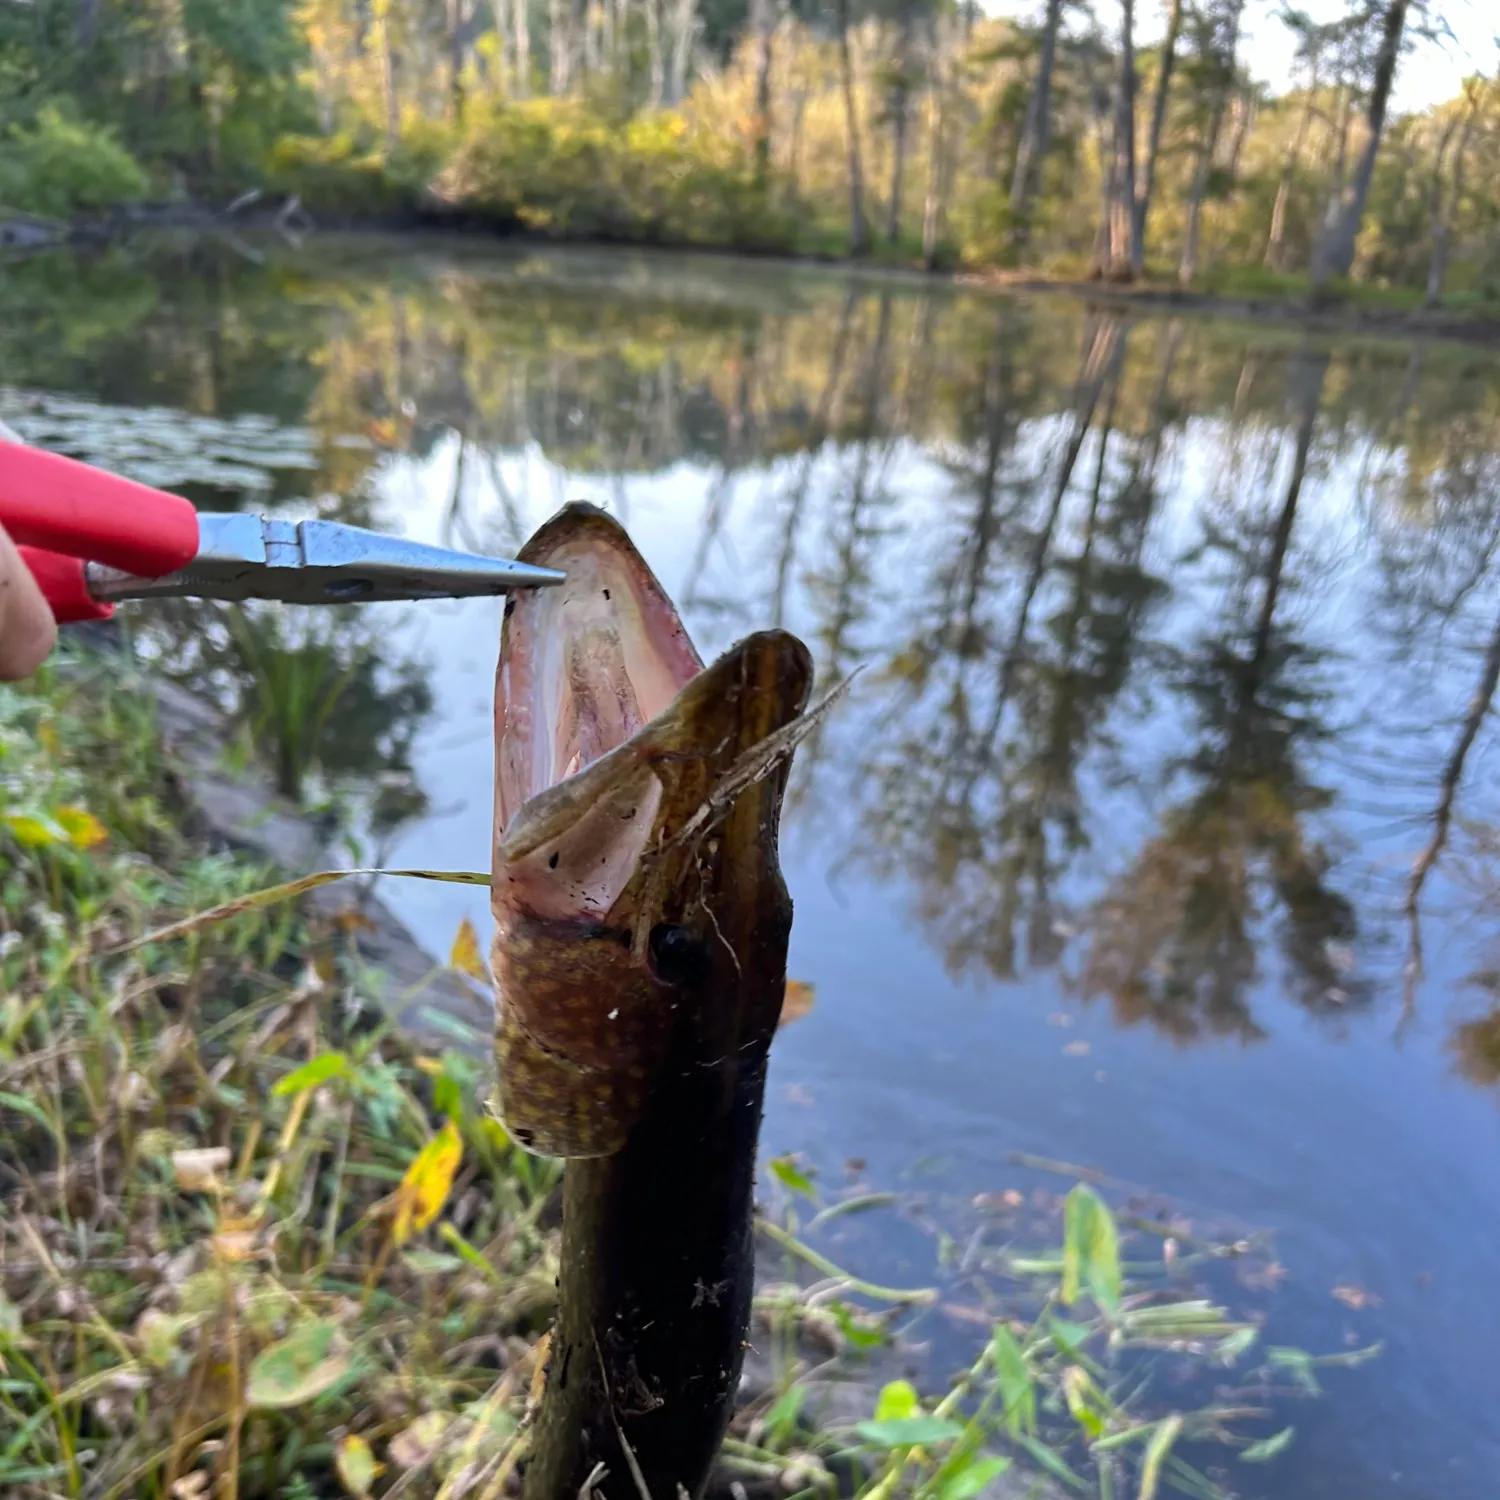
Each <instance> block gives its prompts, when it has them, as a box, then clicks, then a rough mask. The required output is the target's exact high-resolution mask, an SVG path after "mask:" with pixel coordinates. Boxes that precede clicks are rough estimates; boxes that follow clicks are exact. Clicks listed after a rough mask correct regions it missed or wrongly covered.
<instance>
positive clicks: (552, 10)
mask: <svg viewBox="0 0 1500 1500" xmlns="http://www.w3.org/2000/svg"><path fill="white" fill-rule="evenodd" d="M564 4H565V0H547V61H548V63H549V64H550V67H549V69H548V73H549V75H550V85H551V93H552V96H553V98H560V97H561V96H562V95H563V94H566V93H567V92H568V82H569V79H568V36H567V25H566V22H565V20H564V9H563V7H564Z"/></svg>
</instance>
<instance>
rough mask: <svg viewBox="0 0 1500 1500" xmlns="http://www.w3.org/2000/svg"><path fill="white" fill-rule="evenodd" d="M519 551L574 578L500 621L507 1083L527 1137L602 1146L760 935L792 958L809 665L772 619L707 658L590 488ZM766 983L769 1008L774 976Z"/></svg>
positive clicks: (512, 1124) (497, 880)
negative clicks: (781, 856) (788, 781)
mask: <svg viewBox="0 0 1500 1500" xmlns="http://www.w3.org/2000/svg"><path fill="white" fill-rule="evenodd" d="M519 556H520V558H521V560H522V561H524V562H530V563H535V564H538V565H540V566H545V567H550V568H560V569H562V570H563V571H564V572H565V573H566V574H567V582H566V583H563V584H559V585H558V586H557V587H555V588H551V589H543V590H536V591H532V592H528V593H523V594H518V595H516V596H515V597H514V600H513V602H511V603H508V604H507V605H506V611H505V615H506V618H505V626H504V630H503V632H502V635H501V646H500V661H499V667H498V670H497V674H496V683H495V834H494V866H493V872H492V876H491V884H490V899H491V906H492V908H493V911H494V915H495V943H494V948H493V967H494V973H495V981H496V1059H497V1063H498V1067H499V1083H500V1087H499V1092H498V1095H497V1102H498V1105H499V1109H500V1113H501V1116H502V1118H503V1119H504V1121H505V1123H506V1124H507V1126H508V1127H509V1128H510V1129H511V1131H512V1133H513V1134H514V1135H515V1137H516V1139H517V1140H519V1141H520V1142H521V1143H522V1144H523V1145H525V1146H528V1147H529V1148H531V1149H533V1150H537V1151H540V1152H544V1153H546V1154H548V1155H553V1156H565V1157H588V1156H601V1155H608V1154H610V1153H611V1152H614V1151H617V1150H619V1149H620V1148H621V1146H622V1145H623V1144H624V1141H625V1139H626V1137H627V1136H628V1134H629V1132H630V1130H631V1129H632V1128H633V1126H634V1124H635V1123H636V1121H637V1120H639V1119H640V1117H641V1114H642V1111H643V1110H644V1109H645V1108H646V1107H647V1105H648V1103H649V1100H650V1098H651V1097H652V1094H653V1089H654V1084H655V1080H656V1078H657V1076H658V1073H659V1070H660V1068H661V1066H662V1060H663V1058H664V1057H665V1056H666V1054H667V1051H668V1047H669V1044H670V1039H671V1037H672V1035H673V1032H674V1028H676V1027H677V1026H678V1025H679V1023H683V1024H688V1023H689V1022H691V1021H692V1018H694V1017H698V1016H701V1015H702V1014H703V1007H704V1006H706V1005H708V1004H710V999H709V997H710V996H711V995H713V994H714V993H715V992H721V993H727V992H730V991H733V990H734V989H735V988H736V986H739V987H740V988H743V985H742V984H741V981H742V979H743V976H744V972H745V971H746V969H747V967H749V968H754V967H755V966H756V965H762V966H763V964H764V956H765V954H767V953H769V952H771V950H772V949H773V948H774V947H775V943H773V942H771V940H770V939H769V938H768V937H767V936H766V934H768V933H771V932H773V931H776V932H779V933H780V939H779V940H778V941H780V942H781V943H782V957H781V962H782V964H783V965H784V961H785V953H784V939H785V930H784V929H785V926H786V925H787V924H789V923H790V905H789V903H788V901H787V898H786V890H785V886H784V885H783V884H782V882H781V876H780V870H779V867H778V865H777V859H776V822H777V815H778V812H779V809H780V802H781V791H782V787H783V785H784V782H785V774H786V763H787V761H788V760H789V758H790V754H791V749H792V747H793V746H794V745H795V743H796V738H797V737H798V736H799V735H800V733H802V732H805V730H804V729H803V728H802V727H801V726H804V725H805V724H806V723H807V722H808V721H807V720H806V719H805V718H804V717H803V716H802V710H803V708H804V707H805V705H806V702H807V695H808V689H809V687H810V684H811V678H812V664H811V661H810V659H809V657H808V653H807V649H806V647H804V646H803V645H802V643H801V642H800V641H798V640H797V639H796V638H795V637H794V636H791V635H788V634H787V633H786V632H785V631H779V630H772V631H762V632H759V633H757V634H755V635H751V636H747V637H746V638H745V639H744V640H742V641H740V642H739V643H738V644H737V645H735V646H734V647H732V648H731V649H730V650H729V651H727V652H726V653H725V654H724V655H723V656H721V657H719V658H718V660H717V661H715V662H714V663H713V664H712V665H711V666H709V667H707V668H705V667H704V666H703V663H702V661H701V659H700V658H699V656H698V653H697V652H696V651H695V650H694V649H693V645H692V642H691V641H689V639H688V637H687V633H686V631H685V630H684V629H683V626H682V622H681V620H680V619H679V618H678V615H677V611H676V609H675V608H674V607H673V605H672V602H671V600H670V599H669V598H668V597H667V595H666V593H665V591H664V590H663V589H662V587H661V585H660V584H659V583H658V582H657V581H656V579H655V577H653V575H652V573H651V570H650V569H649V568H648V567H647V566H646V564H645V562H644V560H643V559H642V558H641V557H640V555H639V553H637V552H636V550H635V548H634V546H633V545H632V544H631V542H630V539H629V537H628V536H627V535H626V534H625V531H624V528H623V527H621V526H620V525H619V524H618V523H617V522H615V521H613V520H612V519H610V517H608V516H607V515H605V514H604V512H602V511H600V510H597V509H595V508H594V507H593V506H589V505H576V504H575V505H570V506H568V507H567V508H566V509H565V510H563V511H562V512H560V513H559V514H558V515H557V516H555V517H553V519H552V520H550V521H548V522H547V523H546V524H545V525H544V526H543V527H542V528H541V529H540V530H539V531H538V532H537V533H536V534H535V535H534V536H533V537H532V538H531V540H530V541H528V542H527V544H526V545H525V546H524V547H523V548H522V549H521V551H520V554H519ZM726 976H730V977H729V978H726ZM764 988H765V994H766V996H767V997H769V998H768V999H767V1000H766V1002H765V1003H766V1004H767V1006H768V1007H769V1008H770V1009H769V1012H768V1014H769V1019H768V1021H767V1023H766V1024H768V1025H769V1026H770V1027H771V1028H774V1024H775V1013H776V1010H777V1009H778V1008H779V1005H780V995H781V992H780V988H779V987H778V984H768V985H767V986H765V987H764ZM757 993H759V991H757ZM763 1019H764V1018H763Z"/></svg>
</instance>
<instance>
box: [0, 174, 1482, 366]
mask: <svg viewBox="0 0 1500 1500" xmlns="http://www.w3.org/2000/svg"><path fill="white" fill-rule="evenodd" d="M289 211H290V213H291V214H292V215H294V216H295V217H297V218H298V219H299V220H300V224H301V227H300V228H299V229H298V230H297V231H296V232H295V233H293V234H288V233H287V224H288V214H289ZM14 219H15V225H16V226H17V227H23V228H24V229H29V230H30V231H31V234H29V235H28V234H25V233H24V232H23V234H22V235H21V237H20V238H19V239H13V238H9V237H7V236H6V234H5V233H4V231H5V230H6V229H7V227H10V226H11V225H12V220H11V219H10V218H8V217H6V216H0V263H4V262H8V261H18V260H23V259H29V258H31V257H32V256H34V255H40V254H43V253H45V252H47V251H52V250H59V249H75V250H85V251H87V250H99V249H104V248H108V247H110V246H114V245H119V244H128V243H129V242H131V241H132V240H134V239H136V238H137V237H138V236H141V235H148V236H149V235H151V234H153V233H158V232H160V233H170V232H172V231H179V232H180V231H184V230H186V231H189V232H192V233H196V234H201V235H205V236H213V237H218V238H224V239H226V240H235V239H238V238H239V236H240V234H241V233H242V232H243V233H249V234H251V235H253V236H256V237H259V236H261V235H269V234H273V233H274V234H276V235H277V237H278V238H279V240H280V241H281V242H282V243H284V244H286V245H287V247H288V248H289V249H292V250H293V251H295V250H298V249H302V248H305V247H306V246H308V245H309V244H312V243H316V241H317V240H318V239H320V238H324V237H333V236H341V235H348V236H352V237H355V238H360V239H372V240H389V241H401V240H411V241H418V240H426V241H431V240H446V241H449V242H451V243H455V244H470V245H473V244H476V243H493V244H497V245H505V246H509V247H513V248H517V249H527V250H547V249H572V250H596V251H607V250H632V251H645V252H648V253H651V252H659V253H663V254H675V255H693V256H701V257H704V258H705V259H712V260H726V261H742V262H748V263H751V264H755V265H759V266H770V265H779V266H788V267H793V268H799V269H803V270H820V271H825V272H829V273H835V274H841V275H843V276H846V277H848V276H856V277H860V278H868V279H871V280H877V279H890V280H896V281H903V282H908V283H920V284H925V285H928V286H943V287H946V288H951V289H952V290H955V291H979V292H999V293H1003V294H1007V295H1011V296H1042V297H1070V298H1073V299H1075V300H1078V301H1083V302H1089V303H1094V304H1097V305H1101V306H1106V307H1112V308H1116V309H1122V310H1125V311H1141V312H1146V313H1151V314H1158V315H1161V314H1167V315H1187V316H1191V317H1206V318H1226V319H1233V320H1237V321H1248V322H1266V321H1271V322H1275V323H1277V324H1279V325H1281V326H1283V327H1294V328H1303V329H1309V330H1313V331H1318V332H1325V333H1332V334H1338V335H1343V336H1346V337H1372V336H1373V337H1385V338H1390V337H1398V338H1406V339H1419V340H1420V339H1440V340H1443V341H1444V342H1448V343H1463V344H1473V345H1481V346H1483V345H1496V344H1500V305H1497V307H1496V310H1495V311H1494V312H1493V313H1475V312H1471V311H1459V310H1456V309H1451V308H1443V307H1437V308H1415V309H1403V308H1394V307H1373V306H1367V305H1362V304H1361V303H1360V302H1359V301H1358V300H1357V299H1355V298H1349V297H1346V296H1341V295H1334V296H1331V297H1328V298H1327V299H1325V300H1324V301H1322V302H1321V303H1318V304H1313V303H1312V302H1310V301H1308V300H1303V299H1301V298H1295V297H1290V296H1287V297H1280V296H1243V295H1235V294H1233V293H1224V292H1215V291H1206V290H1194V289H1192V288H1183V287H1180V286H1176V285H1168V284H1164V283H1161V282H1157V281H1152V280H1149V279H1146V280H1142V281H1139V282H1133V283H1124V284H1121V283H1112V282H1106V281H1101V280H1099V279H1097V278H1091V277H1077V276H1058V275H1050V274H1048V273H1047V272H1045V271H1041V270H1037V269H1035V268H1025V267H1022V268H1017V269H1007V268H1002V267H998V266H990V267H975V268H962V267H960V268H957V269H941V270H928V269H926V268H925V267H923V266H921V265H917V264H913V263H902V262H896V261H884V260H881V259H878V258H855V257H852V256H849V255H835V254H826V253H796V252H784V251H777V250H763V249H757V248H756V247H754V246H737V245H704V244H689V243H676V242H672V241H655V240H643V239H627V238H609V237H599V236H592V237H586V236H577V237H570V236H548V235H540V234H535V233H531V232H528V231H525V230H521V229H514V228H511V227H509V226H507V225H503V224H498V223H496V222H495V221H494V220H493V219H489V218H487V217H486V216H484V215H481V214H475V213H470V212H467V211H464V210H462V209H449V208H435V207H434V208H426V209H416V210H413V211H411V212H408V213H403V214H396V215H391V216H386V217H381V216H375V217H368V216H359V217H349V216H339V215H319V214H314V213H312V212H311V211H309V210H307V209H304V208H303V207H302V205H301V204H300V203H299V202H297V201H296V200H293V199H289V200H287V202H286V203H283V204H281V205H280V206H276V207H273V205H272V204H271V203H268V202H266V201H265V200H264V199H260V200H256V201H255V202H253V203H251V204H246V205H245V208H244V211H239V200H237V201H236V203H232V204H230V205H229V206H228V207H227V208H224V209H213V208H209V207H207V206H205V205H198V204H181V205H137V206H134V207H130V208H126V209H123V210H120V211H117V212H114V213H111V214H108V215H104V216H101V217H99V218H96V219H90V220H80V221H74V222H71V223H66V224H64V223H60V222H58V221H49V222H46V223H45V231H43V232H40V233H39V232H38V231H41V230H42V226H43V221H37V220H35V219H34V218H33V217H32V216H28V215H18V216H14ZM26 220H30V223H24V224H23V221H26ZM32 236H35V237H32ZM7 250H8V251H9V252H10V253H9V254H6V253H5V252H6V251H7Z"/></svg>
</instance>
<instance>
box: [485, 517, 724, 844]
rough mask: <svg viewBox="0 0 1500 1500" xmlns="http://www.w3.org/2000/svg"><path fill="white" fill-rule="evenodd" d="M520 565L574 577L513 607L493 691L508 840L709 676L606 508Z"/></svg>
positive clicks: (540, 540)
mask: <svg viewBox="0 0 1500 1500" xmlns="http://www.w3.org/2000/svg"><path fill="white" fill-rule="evenodd" d="M522 555H523V556H524V557H525V558H526V560H527V561H529V562H536V564H537V566H541V567H548V568H558V569H561V570H562V571H563V572H565V573H566V574H567V575H568V578H567V582H566V583H562V584H559V585H558V586H557V587H555V588H548V589H535V590H531V591H528V592H526V593H524V594H520V595H515V596H513V597H512V599H511V602H510V603H509V604H507V605H506V610H505V615H506V621H505V633H504V636H503V641H502V646H501V652H500V666H499V671H498V674H497V676H496V682H495V737H496V738H495V743H496V768H495V769H496V781H495V796H496V819H495V821H496V827H497V829H498V830H502V831H503V830H504V829H505V828H506V827H508V826H509V825H510V823H511V820H512V819H513V818H514V817H515V815H516V813H517V812H519V811H520V809H521V808H522V807H523V806H524V805H525V804H526V803H527V802H528V801H530V800H531V798H533V797H535V796H536V795H537V794H538V793H539V792H544V791H546V790H547V788H548V787H551V786H555V785H556V784H557V783H558V782H559V781H562V780H563V779H564V778H565V777H568V776H572V775H575V774H576V773H577V772H578V771H581V770H583V769H584V768H585V767H586V766H589V765H591V764H592V763H593V762H594V761H596V760H598V759H599V758H600V757H601V756H603V755H606V754H608V752H609V751H611V750H614V749H617V748H618V747H619V746H621V745H623V744H624V743H625V742H626V741H627V740H628V739H630V738H631V736H632V735H634V734H636V733H638V732H639V731H640V730H641V729H643V728H644V727H645V726H646V725H647V724H648V723H649V722H650V721H651V720H652V719H654V718H656V717H657V715H658V714H660V713H661V712H662V711H663V710H664V709H665V708H666V707H667V705H668V704H669V703H671V701H672V699H673V698H675V697H676V696H677V693H678V691H679V690H680V689H681V688H682V687H683V686H684V685H685V684H686V683H688V682H689V681H690V680H691V679H692V678H694V677H696V676H697V675H698V673H699V672H701V671H702V670H703V662H702V659H701V658H700V657H699V655H698V653H697V651H696V650H694V648H693V643H692V642H691V641H690V640H689V639H688V635H687V631H686V630H684V629H683V625H682V621H681V620H680V619H679V618H678V614H677V610H676V608H675V607H674V605H673V604H672V601H671V600H670V599H669V598H668V597H667V595H666V591H665V590H664V589H663V588H662V586H661V585H660V584H659V583H658V582H657V581H656V577H655V575H654V574H653V573H652V572H651V570H650V568H648V567H647V566H646V563H645V561H644V560H643V559H642V558H641V555H640V554H639V553H638V552H637V551H636V550H635V548H634V547H633V546H632V545H631V543H630V540H629V538H628V537H627V536H626V534H625V532H624V530H623V528H622V527H621V526H620V525H619V524H618V523H617V522H615V521H613V520H611V519H610V517H609V516H608V515H606V514H605V513H604V512H603V511H602V510H598V509H596V508H595V507H594V506H592V505H587V504H583V503H581V502H575V503H574V504H572V505H569V506H568V507H567V508H566V509H565V510H563V511H561V512H560V513H559V514H558V515H556V516H554V517H553V519H552V520H550V521H549V522H547V524H546V525H545V526H543V527H542V528H541V530H540V531H538V532H537V533H536V534H535V535H534V536H533V537H532V538H531V540H530V541H529V542H527V544H526V547H525V548H524V551H523V554H522ZM543 558H545V559H546V561H545V562H541V561H539V559H543Z"/></svg>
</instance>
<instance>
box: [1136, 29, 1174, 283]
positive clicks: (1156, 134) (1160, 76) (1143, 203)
mask: <svg viewBox="0 0 1500 1500" xmlns="http://www.w3.org/2000/svg"><path fill="white" fill-rule="evenodd" d="M1181 35H1182V0H1172V8H1171V10H1169V11H1168V12H1167V34H1166V36H1165V37H1164V38H1163V39H1162V44H1161V66H1160V67H1159V68H1158V69H1157V74H1156V94H1155V96H1154V97H1153V99H1152V102H1151V132H1150V134H1149V135H1148V136H1147V137H1146V162H1145V167H1144V169H1143V176H1142V179H1141V191H1140V196H1139V197H1138V198H1137V199H1136V204H1135V242H1136V244H1137V245H1139V246H1140V255H1141V259H1142V261H1143V262H1144V260H1145V257H1146V224H1147V221H1148V220H1149V219H1150V217H1151V199H1152V197H1153V196H1154V194H1155V192H1156V163H1157V158H1158V157H1159V156H1160V154H1161V133H1162V129H1163V127H1164V126H1165V125H1166V121H1167V99H1168V94H1169V90H1170V89H1171V87H1172V72H1173V69H1174V68H1175V67H1176V64H1177V39H1178V37H1180V36H1181Z"/></svg>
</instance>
